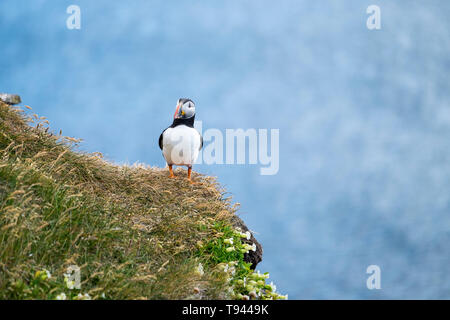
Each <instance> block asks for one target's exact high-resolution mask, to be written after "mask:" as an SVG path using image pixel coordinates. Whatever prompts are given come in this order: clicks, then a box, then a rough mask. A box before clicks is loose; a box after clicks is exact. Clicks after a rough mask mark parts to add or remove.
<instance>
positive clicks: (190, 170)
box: [188, 167, 192, 183]
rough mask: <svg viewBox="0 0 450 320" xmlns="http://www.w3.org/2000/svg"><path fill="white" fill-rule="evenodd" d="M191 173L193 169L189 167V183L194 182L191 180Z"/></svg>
mask: <svg viewBox="0 0 450 320" xmlns="http://www.w3.org/2000/svg"><path fill="white" fill-rule="evenodd" d="M191 172H192V168H191V167H188V181H189V182H190V183H192V180H191Z"/></svg>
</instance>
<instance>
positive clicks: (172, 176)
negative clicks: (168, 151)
mask: <svg viewBox="0 0 450 320" xmlns="http://www.w3.org/2000/svg"><path fill="white" fill-rule="evenodd" d="M169 172H170V175H169V178H175V175H174V174H173V169H172V166H169Z"/></svg>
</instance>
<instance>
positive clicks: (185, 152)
mask: <svg viewBox="0 0 450 320" xmlns="http://www.w3.org/2000/svg"><path fill="white" fill-rule="evenodd" d="M200 139H201V138H200V133H199V132H198V131H197V130H196V129H194V128H190V127H188V126H185V125H179V126H176V127H175V128H168V129H167V130H166V131H164V133H163V155H164V158H165V159H166V161H167V164H169V165H171V164H174V165H179V166H181V165H185V166H192V165H193V164H194V162H195V160H197V157H198V154H199V152H200V143H201V140H200Z"/></svg>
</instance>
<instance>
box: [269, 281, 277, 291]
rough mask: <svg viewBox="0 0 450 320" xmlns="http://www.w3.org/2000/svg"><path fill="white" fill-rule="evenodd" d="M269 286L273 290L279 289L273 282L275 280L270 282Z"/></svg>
mask: <svg viewBox="0 0 450 320" xmlns="http://www.w3.org/2000/svg"><path fill="white" fill-rule="evenodd" d="M269 287H270V288H271V289H272V292H275V291H277V286H276V285H274V284H273V282H270V284H269Z"/></svg>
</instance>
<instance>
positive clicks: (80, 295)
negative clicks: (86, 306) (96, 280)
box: [77, 293, 91, 300]
mask: <svg viewBox="0 0 450 320" xmlns="http://www.w3.org/2000/svg"><path fill="white" fill-rule="evenodd" d="M77 299H78V300H91V296H90V295H89V294H87V293H85V294H81V293H79V294H78V295H77Z"/></svg>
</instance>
